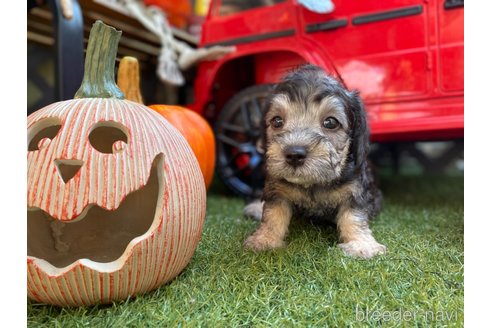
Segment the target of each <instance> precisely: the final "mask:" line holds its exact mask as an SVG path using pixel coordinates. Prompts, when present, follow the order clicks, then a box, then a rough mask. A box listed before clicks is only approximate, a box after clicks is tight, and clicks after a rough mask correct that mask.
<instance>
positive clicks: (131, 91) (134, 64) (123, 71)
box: [117, 56, 144, 104]
mask: <svg viewBox="0 0 492 328" xmlns="http://www.w3.org/2000/svg"><path fill="white" fill-rule="evenodd" d="M117 83H118V87H119V88H120V90H121V91H123V93H124V94H125V97H126V99H127V100H131V101H134V102H137V103H139V104H143V103H144V102H143V99H142V94H141V93H140V68H139V67H138V59H137V58H135V57H130V56H125V57H123V58H122V59H121V61H120V67H119V68H118V82H117Z"/></svg>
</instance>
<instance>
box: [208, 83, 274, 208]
mask: <svg viewBox="0 0 492 328" xmlns="http://www.w3.org/2000/svg"><path fill="white" fill-rule="evenodd" d="M272 89H273V86H272V85H270V84H263V85H255V86H252V87H249V88H246V89H244V90H243V91H241V92H239V93H238V94H236V95H235V96H234V97H233V98H231V99H230V100H229V101H228V102H227V103H226V105H225V106H224V108H223V109H222V111H221V112H220V114H219V117H218V119H217V121H216V123H215V136H216V139H217V173H218V175H219V177H220V178H221V179H222V181H223V182H224V183H225V184H226V185H227V186H228V187H229V188H230V189H231V190H232V191H234V192H235V193H236V194H238V195H239V196H242V197H245V198H258V197H260V196H261V192H262V190H263V185H264V180H265V172H264V159H263V149H262V146H261V138H262V133H263V131H262V121H263V114H264V111H265V106H266V98H267V96H268V95H269V94H270V93H271V91H272Z"/></svg>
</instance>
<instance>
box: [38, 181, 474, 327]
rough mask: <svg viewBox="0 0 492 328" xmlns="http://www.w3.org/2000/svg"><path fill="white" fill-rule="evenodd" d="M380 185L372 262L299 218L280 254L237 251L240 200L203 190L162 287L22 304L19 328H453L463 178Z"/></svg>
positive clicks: (247, 226) (247, 225)
mask: <svg viewBox="0 0 492 328" xmlns="http://www.w3.org/2000/svg"><path fill="white" fill-rule="evenodd" d="M381 187H382V189H383V192H384V194H385V205H384V209H383V212H382V213H381V214H380V215H379V217H378V218H377V220H376V221H375V222H374V223H373V224H372V229H373V231H374V234H375V236H376V238H377V239H378V241H380V242H381V243H383V244H385V245H386V246H387V247H388V249H389V253H388V254H387V255H386V256H384V257H378V258H375V259H373V260H369V261H364V260H357V259H352V258H347V257H344V256H343V255H342V253H341V251H340V250H339V249H337V248H336V244H337V235H336V233H335V231H334V230H333V228H331V227H325V226H314V225H305V224H302V223H301V222H299V221H294V222H293V223H292V225H291V229H290V234H289V236H288V242H289V246H288V248H287V249H285V250H280V251H275V252H267V253H261V254H254V253H251V252H246V251H243V250H242V248H241V244H242V242H243V240H244V239H245V238H246V236H248V235H249V234H250V233H251V232H253V231H254V229H255V226H256V224H257V223H256V222H253V221H250V220H246V219H244V218H243V217H242V215H241V211H242V207H243V205H244V203H243V202H242V201H241V200H240V199H237V198H231V197H226V196H224V195H223V194H222V193H211V194H210V195H209V198H208V208H207V217H206V223H205V227H204V231H203V235H202V239H201V241H200V244H199V246H198V248H197V250H196V253H195V255H194V257H193V259H192V261H191V263H190V264H189V265H188V267H187V268H186V269H185V270H184V271H183V273H182V274H181V275H179V276H178V277H177V278H176V279H175V280H173V281H172V282H171V283H169V284H167V285H165V286H162V287H161V288H159V289H157V290H156V291H154V292H151V293H149V294H147V295H144V296H141V297H137V298H135V299H130V300H127V301H124V302H119V303H115V304H113V305H109V306H108V305H106V306H96V307H92V308H79V309H60V308H56V307H51V306H46V305H41V304H36V303H33V302H31V301H28V326H30V327H42V326H44V327H168V326H186V327H188V326H203V327H230V326H246V327H252V326H254V327H293V326H329V327H346V326H347V327H349V326H354V327H359V326H360V327H363V326H374V327H376V326H377V327H380V326H384V327H394V326H408V327H427V326H438V327H446V326H447V327H455V326H463V316H464V314H463V294H464V288H463V263H464V251H463V207H464V206H463V177H462V176H454V177H453V176H446V177H427V176H411V177H383V178H382V179H381ZM216 190H217V188H216ZM366 311H369V314H370V315H372V316H371V317H370V318H367V317H365V316H366ZM377 311H379V313H378V312H377ZM383 311H391V312H386V314H385V315H388V316H391V318H389V320H388V317H382V315H383ZM405 311H409V312H408V313H407V316H406V317H403V314H404V313H405ZM363 313H364V318H362V314H363ZM357 314H358V315H359V316H358V317H357ZM378 314H379V318H377V316H378ZM432 315H434V318H432ZM446 315H447V316H449V318H450V320H447V319H446V318H445V316H446ZM399 316H400V318H398V317H399ZM443 316H444V317H443ZM404 318H406V319H407V320H408V321H405V320H404ZM358 319H359V320H361V319H363V321H358ZM398 319H400V320H398Z"/></svg>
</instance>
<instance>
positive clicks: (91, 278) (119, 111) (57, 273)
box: [27, 22, 206, 306]
mask: <svg viewBox="0 0 492 328" xmlns="http://www.w3.org/2000/svg"><path fill="white" fill-rule="evenodd" d="M120 35H121V32H117V31H116V30H115V29H113V28H110V27H108V26H106V25H104V24H103V23H101V22H96V23H95V24H94V26H93V28H92V30H91V35H90V38H89V45H88V48H87V56H86V66H85V76H84V80H83V82H82V86H81V88H80V89H79V91H78V92H77V94H76V97H75V98H77V99H74V100H68V101H62V102H58V103H55V104H52V105H49V106H46V107H44V108H42V109H40V110H38V111H37V112H35V113H33V114H31V115H30V116H29V117H28V122H27V135H28V152H27V164H28V165H27V167H28V172H27V178H28V188H27V206H28V215H27V216H28V218H27V220H28V256H27V268H28V279H27V280H28V285H27V290H28V296H29V297H30V298H32V299H34V300H36V301H39V302H44V303H50V304H55V305H59V306H79V305H92V304H96V303H108V302H111V301H113V300H120V299H126V298H127V297H128V296H133V295H136V294H141V293H144V292H147V291H150V290H152V289H154V288H156V287H158V286H160V285H161V284H163V283H165V282H167V281H169V280H171V279H172V278H174V277H175V276H176V275H178V274H179V273H180V272H181V271H182V270H183V268H184V267H185V266H186V265H187V263H188V262H189V261H190V259H191V257H192V255H193V253H194V251H195V249H196V246H197V244H198V241H199V238H200V235H201V231H202V227H203V222H204V217H205V206H206V204H205V202H206V192H205V186H204V183H203V177H202V174H201V172H200V168H199V166H198V163H197V161H196V158H195V156H194V155H193V152H192V150H191V149H190V147H189V145H188V143H187V142H186V140H185V139H184V138H183V137H182V136H181V134H180V133H179V132H178V131H177V130H176V129H175V128H174V127H173V126H172V125H171V124H169V123H168V122H167V121H166V120H165V119H163V118H162V117H161V116H160V115H158V114H157V113H155V112H154V111H152V110H150V109H149V108H147V107H145V106H143V105H139V104H137V103H134V102H130V101H126V100H123V99H122V98H123V97H122V93H121V91H120V90H119V89H118V88H117V86H116V85H115V84H114V60H115V56H116V47H117V43H118V40H119V38H120Z"/></svg>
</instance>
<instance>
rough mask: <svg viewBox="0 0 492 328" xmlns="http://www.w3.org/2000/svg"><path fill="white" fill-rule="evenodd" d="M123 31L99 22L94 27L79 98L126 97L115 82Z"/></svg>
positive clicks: (77, 93) (88, 46)
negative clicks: (115, 70) (117, 54)
mask: <svg viewBox="0 0 492 328" xmlns="http://www.w3.org/2000/svg"><path fill="white" fill-rule="evenodd" d="M120 37H121V31H117V30H116V29H115V28H114V27H111V26H108V25H106V24H104V23H103V22H102V21H100V20H98V21H96V22H95V23H94V25H92V28H91V33H90V35H89V44H88V45H87V52H86V55H85V67H84V78H83V79H82V84H81V85H80V88H79V90H78V91H77V92H76V93H75V97H74V98H75V99H77V98H117V99H125V95H124V94H123V92H121V90H120V89H119V88H118V86H117V85H116V83H115V82H114V63H115V60H116V52H117V50H118V42H119V41H120Z"/></svg>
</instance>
